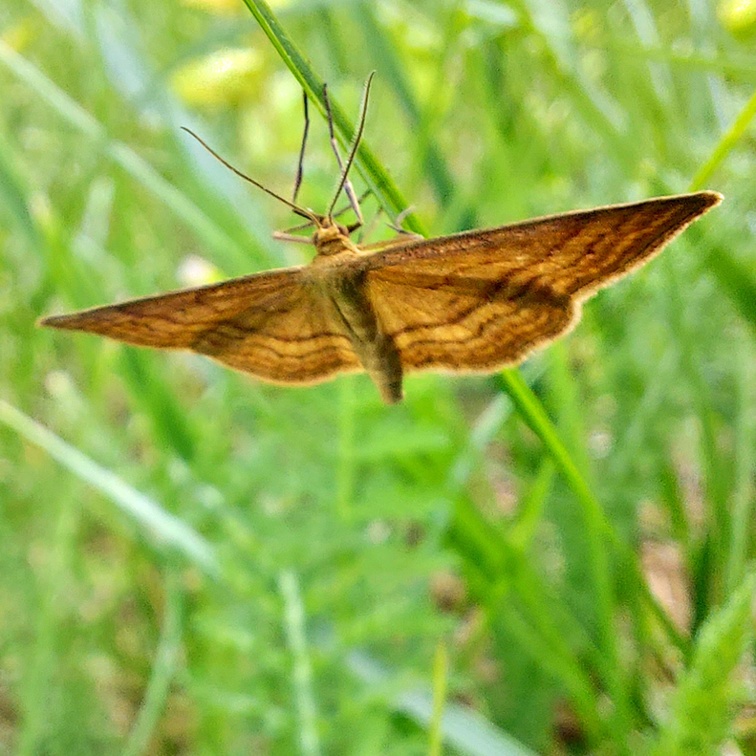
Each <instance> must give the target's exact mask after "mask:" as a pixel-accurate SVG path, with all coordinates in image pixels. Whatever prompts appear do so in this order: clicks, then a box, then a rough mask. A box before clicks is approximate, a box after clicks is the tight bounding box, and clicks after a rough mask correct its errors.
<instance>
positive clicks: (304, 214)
mask: <svg viewBox="0 0 756 756" xmlns="http://www.w3.org/2000/svg"><path fill="white" fill-rule="evenodd" d="M181 128H182V129H183V130H184V131H185V132H186V133H187V134H189V135H190V136H193V137H194V138H195V139H196V140H197V141H198V142H199V143H200V144H201V145H202V146H203V147H204V148H205V149H206V150H207V151H208V152H209V153H210V154H211V155H212V156H213V157H214V158H215V159H216V160H218V161H219V162H221V163H223V165H225V166H226V168H228V169H229V170H230V171H233V172H234V173H235V174H236V175H237V176H239V178H243V179H244V180H245V181H249V183H250V184H252V185H253V186H256V187H257V188H258V189H262V190H263V191H264V192H265V193H266V194H269V195H270V196H271V197H275V198H276V199H277V200H278V201H279V202H283V203H284V205H286V206H287V207H289V208H291V210H292V212H294V213H296V215H298V216H300V217H301V218H307V220H309V221H310V222H312V223H315V224H317V216H316V215H315V213H313V212H312V211H311V210H306V209H305V208H303V207H299V205H295V204H294V203H293V202H289V200H287V199H285V198H284V197H282V196H281V195H280V194H276V193H275V192H274V191H272V190H271V189H268V188H267V187H265V186H263V185H262V184H261V183H260V182H259V181H255V180H254V179H253V178H250V177H249V176H247V174H246V173H242V172H241V171H240V170H239V169H238V168H234V166H233V165H231V163H229V162H228V160H224V159H223V158H222V157H221V156H220V155H219V154H218V153H217V152H216V151H215V150H214V149H213V148H212V147H210V145H209V144H207V142H205V140H204V139H202V138H201V137H198V136H197V135H196V134H195V133H194V132H193V131H192V130H191V129H188V128H187V127H186V126H182V127H181Z"/></svg>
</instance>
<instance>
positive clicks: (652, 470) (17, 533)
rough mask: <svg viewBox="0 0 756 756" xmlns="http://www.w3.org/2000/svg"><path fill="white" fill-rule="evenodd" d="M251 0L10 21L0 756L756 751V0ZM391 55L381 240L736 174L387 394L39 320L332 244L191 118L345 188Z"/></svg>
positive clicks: (3, 250) (4, 170)
mask: <svg viewBox="0 0 756 756" xmlns="http://www.w3.org/2000/svg"><path fill="white" fill-rule="evenodd" d="M247 4H248V6H249V7H248V8H245V7H244V5H242V4H241V3H239V4H238V6H237V5H236V4H234V3H221V2H220V0H217V1H216V2H211V1H210V0H205V2H199V0H194V2H193V4H191V5H189V4H187V5H179V4H177V3H156V2H151V3H150V2H144V1H143V0H132V2H131V3H129V4H125V3H123V4H118V5H117V4H112V3H111V4H106V3H103V2H100V1H98V0H95V1H94V2H89V3H83V2H80V0H71V2H68V3H64V4H61V3H53V2H50V1H49V0H34V2H33V3H31V4H29V3H25V2H21V0H10V2H9V3H6V4H5V6H4V7H3V9H2V11H0V22H1V25H0V92H2V100H3V105H2V108H0V355H1V356H2V359H0V538H1V539H2V544H3V546H2V549H0V751H3V752H5V751H7V752H13V753H19V754H43V753H44V754H51V755H52V754H72V753H76V754H78V753H81V754H85V753H102V754H110V753H126V754H142V753H149V754H169V753H229V754H249V753H262V754H268V753H270V754H290V753H301V754H308V755H310V754H340V753H345V754H346V753H348V754H379V753H380V754H402V755H403V756H404V755H405V754H424V753H442V752H443V753H459V754H480V755H488V754H527V753H588V752H589V753H599V754H615V753H617V754H622V753H653V754H697V753H717V752H719V749H720V747H721V746H722V744H723V743H725V742H729V743H730V744H731V745H732V746H733V747H734V746H737V747H739V748H740V749H741V750H742V751H743V752H744V753H756V727H754V721H753V718H751V719H748V712H749V711H750V712H752V711H753V709H752V706H753V700H752V698H751V697H750V694H749V691H748V689H747V688H746V687H745V683H744V681H745V680H746V679H747V678H748V675H749V672H750V676H751V681H752V680H753V668H752V665H751V662H752V657H751V653H750V652H751V651H752V638H751V635H750V630H751V626H752V621H751V611H750V609H751V606H752V599H753V593H754V591H753V580H754V578H753V574H752V573H753V571H752V567H751V566H750V565H751V560H752V559H753V555H754V527H753V525H754V504H755V503H756V490H755V487H756V474H755V472H754V471H755V470H756V380H754V376H755V375H756V340H755V338H754V337H755V336H756V237H755V235H754V228H755V227H756V213H755V211H754V208H755V207H756V181H754V176H756V150H754V143H755V142H754V140H755V139H756V130H754V128H755V127H754V124H753V120H752V118H753V115H754V112H756V95H754V89H755V87H756V53H755V52H754V46H753V39H754V36H756V27H754V26H753V17H754V14H753V13H752V14H751V16H749V15H748V8H747V7H746V6H748V3H741V4H740V5H739V6H738V5H736V4H734V3H732V2H727V3H724V4H723V5H722V8H720V9H719V11H720V13H719V15H717V10H718V9H717V7H715V6H714V5H713V4H711V3H710V2H709V3H690V4H682V3H679V4H678V3H674V4H670V3H668V2H664V1H663V0H654V1H653V2H652V1H651V0H635V1H634V2H624V3H622V2H619V3H615V4H611V5H607V4H603V3H595V2H588V3H578V2H574V0H558V1H557V2H548V3H545V2H539V1H538V0H514V1H513V2H511V3H499V2H489V1H488V0H480V1H478V2H472V1H471V2H466V3H438V2H424V1H421V2H413V3H409V2H393V1H389V2H382V3H367V2H360V1H359V0H354V1H353V2H341V3H311V2H291V3H287V4H281V3H278V4H277V7H276V11H275V12H276V15H275V16H273V15H272V13H271V11H270V10H269V9H267V8H266V7H265V6H263V5H262V4H261V3H258V2H255V1H254V0H247ZM751 5H753V3H751ZM741 6H742V8H741ZM224 8H225V10H224ZM249 11H252V14H250V12H249ZM749 18H751V21H749V20H748V19H749ZM258 22H259V25H258ZM292 40H293V41H292ZM373 69H374V70H376V72H377V75H376V79H375V82H374V87H373V99H372V101H371V104H370V109H369V113H368V122H367V128H366V139H365V143H364V149H362V150H361V151H360V155H359V159H358V163H357V169H358V170H357V171H356V172H355V175H354V177H353V178H354V181H355V184H356V187H357V190H358V191H362V190H364V189H365V188H369V189H370V190H371V195H370V196H369V197H368V198H367V200H366V201H365V203H364V204H365V206H364V210H365V212H366V214H367V215H368V216H369V217H372V216H375V215H376V214H377V212H378V208H379V207H382V208H383V210H384V211H385V214H384V215H381V216H379V217H378V220H379V222H378V223H377V225H376V232H375V233H374V234H373V235H372V236H371V238H370V239H369V240H374V239H375V238H380V236H381V235H386V234H387V233H390V231H388V230H387V229H386V228H385V226H384V224H383V220H384V219H385V218H386V214H388V215H389V216H391V215H396V214H397V213H399V212H401V211H402V210H404V209H405V207H406V206H407V205H408V204H411V206H412V210H413V213H412V215H411V216H410V217H409V218H408V219H407V222H406V225H407V226H408V227H412V228H415V229H417V230H422V231H423V232H427V233H433V234H442V233H449V232H452V231H456V230H460V229H462V228H470V227H475V226H481V227H482V226H493V225H500V224H503V223H506V222H509V221H514V220H519V219H522V218H527V217H530V216H535V215H540V214H545V213H552V212H560V211H566V210H569V209H575V208H581V207H591V206H595V205H600V204H608V203H613V202H622V201H629V200H633V199H641V198H645V197H650V196H654V195H658V194H665V193H676V192H681V191H686V190H689V189H698V188H710V189H716V190H719V191H721V192H722V193H723V194H724V195H725V197H726V199H725V202H724V203H723V204H722V205H721V206H720V207H719V208H717V209H716V210H714V211H712V212H711V213H710V214H709V215H707V216H706V217H705V218H703V219H702V220H700V221H699V222H698V223H696V224H695V225H694V226H693V227H691V228H690V229H689V230H688V231H686V232H685V234H683V236H682V237H681V238H679V239H678V240H677V241H675V242H674V243H673V245H672V246H671V247H669V248H668V249H667V250H666V251H665V252H664V254H663V255H662V256H661V258H660V259H659V260H657V261H655V262H653V263H652V264H650V265H649V266H648V267H647V268H644V269H643V270H641V271H639V272H637V273H636V274H635V275H633V276H632V277H631V278H629V279H627V280H625V281H623V282H621V283H620V284H618V285H617V286H615V287H613V288H612V289H609V290H606V291H604V292H602V293H601V294H600V295H599V296H597V297H596V298H595V299H593V300H592V301H591V302H590V303H589V304H588V305H587V306H586V308H585V313H584V317H583V321H582V323H581V324H580V326H579V327H578V328H577V329H576V330H575V331H574V332H573V333H571V334H570V335H569V336H568V337H566V338H565V339H564V340H562V341H560V342H559V343H557V344H555V345H553V346H552V347H550V348H549V349H547V350H545V351H543V352H540V353H538V354H537V355H534V356H533V357H532V358H531V359H530V360H529V361H528V362H527V363H526V364H525V365H524V366H523V367H522V368H521V369H520V370H518V371H514V370H513V371H507V372H505V373H504V374H503V375H499V376H490V377H466V378H459V377H456V378H455V377H449V376H436V375H430V376H417V377H412V376H411V377H410V378H408V379H407V381H406V400H405V401H404V402H403V403H402V404H401V405H399V406H396V407H386V406H383V405H382V404H381V403H380V400H379V397H378V395H377V392H376V390H375V388H374V387H373V386H372V384H370V382H369V381H368V380H367V378H365V377H364V376H352V377H343V378H340V379H339V380H337V381H334V382H331V383H328V384H324V385H322V386H317V387H310V388H298V389H297V388H282V387H275V386H269V385H263V384H260V383H257V382H255V381H254V380H251V379H249V378H247V377H245V376H242V375H239V374H235V373H233V372H231V371H228V370H225V369H223V368H221V367H219V366H216V365H214V364H213V363H211V362H209V361H207V360H203V359H201V358H198V357H194V356H191V355H184V354H165V353H158V352H149V351H145V350H137V349H131V348H128V347H125V346H123V345H120V344H115V343H110V342H106V341H104V340H102V339H98V338H96V337H91V336H84V335H77V334H67V333H61V332H54V331H48V330H42V329H38V328H37V327H36V326H35V321H36V319H37V318H38V317H40V316H42V315H47V314H51V313H54V312H63V311H69V310H73V309H77V308H82V307H87V306H92V305H96V304H103V303H108V302H112V301H116V300H118V299H123V298H128V297H135V296H140V295H146V294H150V293H155V292H161V291H167V290H169V289H174V288H179V287H182V286H186V285H190V284H192V283H200V282H206V281H209V280H215V279H217V278H219V277H230V276H234V275H241V274H244V273H249V272H252V271H257V270H264V269H267V268H271V267H277V266H282V265H290V264H295V263H300V262H303V261H305V260H306V259H308V254H309V251H308V250H307V249H306V248H304V247H300V246H299V245H290V244H289V245H287V244H283V243H280V242H275V241H273V240H272V239H271V238H270V234H271V231H272V230H274V229H284V228H286V227H288V226H291V225H292V224H294V223H296V218H294V219H292V217H291V215H289V214H287V211H286V208H285V207H282V206H278V205H277V204H276V203H274V202H273V201H272V200H271V199H270V198H269V197H266V196H265V195H263V194H262V193H261V192H258V191H256V190H254V189H253V188H251V187H248V186H246V185H244V184H243V182H241V181H239V180H238V179H237V178H236V177H235V176H233V175H232V174H230V173H229V172H228V171H226V170H225V169H224V168H223V167H222V166H220V165H219V164H217V163H216V162H215V161H213V160H212V158H211V157H210V156H209V155H207V154H206V153H204V152H203V151H202V150H201V148H199V146H198V145H197V144H196V143H195V142H193V141H192V140H190V139H189V138H188V137H187V136H186V135H185V134H184V132H182V131H181V130H180V126H190V127H192V128H193V129H194V130H196V131H197V132H198V133H200V134H201V135H202V136H203V137H204V138H205V139H206V140H207V141H208V142H209V143H210V144H211V145H213V146H214V147H215V148H217V149H218V150H219V151H220V152H221V153H222V154H223V155H225V156H227V157H229V158H230V159H231V160H232V161H233V162H234V163H235V164H236V165H238V166H239V167H240V168H241V169H242V170H244V171H246V172H247V173H249V174H250V175H252V176H254V177H255V178H256V179H258V180H260V181H262V182H263V183H264V184H265V185H267V186H270V187H271V188H273V189H274V190H276V191H278V192H280V193H282V194H284V195H287V194H288V193H289V191H290V187H291V186H292V183H293V180H294V173H295V170H296V164H297V154H298V149H299V142H300V138H301V128H302V119H301V86H304V87H305V88H306V89H307V90H308V91H309V93H310V95H311V96H312V98H313V100H314V101H315V102H316V106H315V107H313V108H311V117H312V124H311V130H310V142H309V145H308V153H307V158H306V162H305V183H304V186H303V189H302V191H301V193H300V199H301V200H302V202H304V203H305V204H307V205H309V206H310V207H312V208H314V209H316V210H320V209H322V208H324V207H326V204H327V202H328V198H329V196H330V192H331V191H332V187H333V185H334V182H335V179H336V174H337V169H336V166H335V165H334V160H333V156H332V154H331V152H330V149H329V147H328V138H327V131H326V127H325V122H324V120H323V119H322V118H321V117H320V114H319V113H318V107H317V101H318V98H319V97H320V83H321V82H322V81H323V80H326V81H328V84H329V88H330V93H331V95H332V97H333V98H334V101H335V103H336V104H337V112H336V121H337V127H338V129H339V131H340V132H341V134H340V136H341V137H342V138H343V139H344V142H347V141H348V139H349V136H350V134H351V128H352V126H353V121H354V118H355V115H356V111H357V105H358V102H359V96H360V91H361V85H362V82H363V81H364V80H365V78H366V76H367V74H368V73H369V72H370V71H371V70H373Z"/></svg>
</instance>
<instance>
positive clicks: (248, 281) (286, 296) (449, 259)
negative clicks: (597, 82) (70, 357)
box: [41, 75, 722, 403]
mask: <svg viewBox="0 0 756 756" xmlns="http://www.w3.org/2000/svg"><path fill="white" fill-rule="evenodd" d="M371 81H372V75H371V77H370V78H369V79H368V80H367V82H366V84H365V89H364V93H363V98H362V104H361V106H360V118H359V121H358V127H357V130H356V133H355V137H354V140H353V142H352V146H351V149H350V151H349V153H348V156H347V159H346V161H342V159H341V156H340V155H339V152H338V148H337V146H336V140H335V137H334V127H333V118H332V115H331V108H330V105H329V102H328V96H327V90H326V89H325V88H324V103H325V106H326V115H327V120H328V126H329V131H330V137H331V144H332V146H333V149H334V152H335V154H336V158H337V161H338V163H339V166H340V168H341V172H340V177H339V182H338V185H337V189H336V192H335V194H334V196H333V199H332V201H331V203H330V206H329V207H328V210H327V211H326V213H325V214H323V215H320V214H317V213H315V212H313V211H312V210H310V209H308V208H304V207H301V206H300V205H298V204H296V197H297V191H298V189H299V184H300V182H301V177H302V155H303V154H304V146H305V141H306V137H307V126H308V123H309V119H308V118H307V98H306V96H305V132H304V137H303V140H302V151H301V152H300V163H299V169H298V171H297V177H296V181H295V188H294V194H293V198H292V200H291V201H289V200H287V199H285V198H283V197H281V196H279V195H278V194H276V193H274V192H272V191H270V190H269V189H266V188H265V187H264V186H262V185H261V184H259V183H258V182H256V181H255V180H254V179H251V178H249V177H248V176H246V175H244V174H243V173H241V172H240V171H238V170H237V169H236V168H234V167H233V166H231V165H230V164H229V163H227V162H226V161H225V160H224V159H223V158H221V157H220V156H219V155H217V153H215V152H214V151H213V150H211V149H210V148H209V147H208V146H207V145H206V144H205V143H204V142H203V141H202V140H201V139H199V137H197V136H196V135H195V134H192V136H195V138H196V139H198V140H199V141H200V142H201V143H202V144H203V145H204V146H205V147H206V148H207V149H208V150H210V152H211V153H212V154H213V155H215V157H217V158H218V159H219V160H221V162H223V163H224V165H226V166H227V167H228V168H230V169H231V170H233V171H234V172H235V173H237V174H238V175H239V176H241V177H242V178H244V179H245V180H247V181H249V182H250V183H252V184H253V185H255V186H257V187H258V188H260V189H262V190H263V191H265V192H267V193H268V194H270V195H271V196H273V197H275V198H276V199H278V200H280V201H281V202H283V203H284V204H286V205H288V206H289V208H290V209H291V210H292V211H293V212H294V213H295V214H296V215H298V216H300V217H301V218H304V220H305V221H306V222H307V225H308V226H309V225H311V226H312V227H313V228H314V233H313V234H312V237H311V243H312V244H313V245H314V247H315V257H314V258H313V260H312V261H311V262H310V263H309V264H308V265H305V266H301V267H292V268H285V269H280V270H272V271H269V272H264V273H256V274H252V275H248V276H244V277H241V278H234V279H231V280H228V281H225V282H223V283H219V284H213V285H210V286H201V287H199V288H193V289H185V290H182V291H176V292H173V293H168V294H160V295H157V296H152V297H146V298H143V299H135V300H131V301H127V302H123V303H120V304H114V305H108V306H105V307H96V308H94V309H90V310H84V311H82V312H76V313H73V314H69V315H57V316H53V317H48V318H45V319H44V320H42V321H41V323H42V325H45V326H52V327H53V328H63V329H69V330H75V331H86V332H90V333H97V334H100V335H103V336H107V337H110V338H113V339H117V340H119V341H123V342H126V343H128V344H136V345H138V346H147V347H156V348H160V349H187V350H191V351H193V352H198V353H199V354H203V355H207V356H209V357H211V358H213V359H215V360H217V361H219V362H221V363H223V364H224V365H228V366H229V367H232V368H235V369H237V370H241V371H243V372H246V373H250V374H252V375H253V376H256V377H257V378H259V379H262V380H264V381H270V382H272V383H279V384H297V385H302V384H313V383H319V382H321V381H325V380H328V379H330V378H333V377H334V376H336V375H338V374H340V373H350V372H357V371H366V372H367V373H368V375H369V376H370V378H371V379H372V380H373V382H374V383H375V385H376V386H377V387H378V390H379V391H380V394H381V397H382V398H383V400H384V401H385V402H387V403H394V402H398V401H400V400H401V399H402V379H403V377H404V375H405V374H406V373H409V372H414V371H419V370H435V371H453V372H478V373H488V372H492V371H495V370H497V369H499V368H502V367H504V366H508V365H515V364H517V363H519V362H521V361H522V360H523V359H524V358H525V357H526V356H527V355H528V354H529V353H530V352H531V351H533V350H534V349H535V348H536V347H541V346H543V345H545V344H548V343H549V342H550V341H553V340H554V339H556V338H557V337H558V336H560V335H562V334H564V333H566V332H567V331H569V330H570V328H571V327H572V326H573V325H574V324H575V323H576V322H577V321H578V319H579V317H580V307H581V303H582V302H583V301H585V300H586V299H587V298H588V297H590V296H591V295H592V294H594V293H595V292H596V291H598V290H599V289H601V288H603V287H605V286H608V285H609V284H611V283H613V282H614V281H616V280H617V279H619V278H621V277H622V276H624V275H626V274H627V273H630V272H631V271H632V270H634V269H636V268H638V267H639V266H641V265H643V264H644V263H646V262H648V261H649V260H651V259H652V258H653V257H655V256H656V255H657V254H658V253H659V252H660V251H661V250H662V249H663V248H664V246H665V245H666V244H668V243H669V242H670V241H671V240H672V239H673V238H674V237H675V236H677V234H679V233H680V232H681V231H682V230H683V229H684V228H685V227H686V226H688V225H689V224H690V223H691V222H692V221H694V220H695V219H696V218H698V217H699V216H701V215H702V214H703V213H705V212H707V211H708V210H709V209H711V208H712V207H714V206H715V205H717V204H718V203H719V202H720V201H721V199H722V196H721V195H720V194H718V193H716V192H712V191H702V192H696V193H694V194H679V195H675V196H669V197H656V198H653V199H649V200H645V201H642V202H634V203H630V204H622V205H610V206H607V207H599V208H595V209H591V210H580V211H576V212H569V213H564V214H560V215H551V216H547V217H542V218H536V219H534V220H527V221H524V222H521V223H515V224H512V225H506V226H500V227H498V228H490V229H485V230H476V231H466V232H463V233H458V234H452V235H451V236H442V237H438V238H434V239H423V238H421V237H417V236H414V235H409V234H407V233H406V232H404V233H399V235H398V236H397V237H396V238H395V239H392V240H389V241H387V242H383V243H380V246H378V247H377V248H376V246H375V245H373V246H372V247H370V248H363V247H360V246H359V245H358V244H356V243H354V242H353V241H352V239H351V235H352V234H353V233H354V232H355V231H356V230H357V229H358V228H359V227H360V226H361V225H362V215H361V213H360V210H359V204H358V202H357V198H356V196H355V194H354V191H353V189H352V186H351V184H350V182H349V180H348V173H349V169H350V167H351V165H352V163H353V161H354V159H355V155H356V153H357V148H358V145H359V141H360V138H361V136H362V131H363V128H364V124H365V117H366V113H367V103H368V95H369V90H370V84H371ZM189 133H192V132H189ZM342 191H343V192H344V193H345V194H346V195H347V197H348V199H349V204H350V205H351V207H352V209H353V210H354V212H355V215H356V217H357V221H356V222H355V223H353V224H351V225H344V224H342V223H340V222H339V221H338V214H337V213H334V207H335V205H336V201H337V198H338V197H339V196H340V195H341V194H342ZM278 236H279V237H280V238H284V239H290V240H291V239H292V238H294V239H299V240H301V237H292V236H290V235H289V234H286V233H284V234H279V235H278Z"/></svg>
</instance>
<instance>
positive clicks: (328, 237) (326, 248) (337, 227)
mask: <svg viewBox="0 0 756 756" xmlns="http://www.w3.org/2000/svg"><path fill="white" fill-rule="evenodd" d="M312 243H313V244H314V245H315V249H316V250H317V253H318V257H332V256H333V255H339V254H343V253H346V254H349V255H356V254H359V250H358V249H357V247H356V246H355V244H354V243H353V242H352V240H351V239H350V238H349V232H348V231H347V229H346V228H345V227H344V226H342V225H341V224H339V223H335V222H334V221H327V220H326V221H324V222H323V225H321V226H318V227H317V228H316V229H315V233H314V234H313V235H312ZM316 259H317V258H316Z"/></svg>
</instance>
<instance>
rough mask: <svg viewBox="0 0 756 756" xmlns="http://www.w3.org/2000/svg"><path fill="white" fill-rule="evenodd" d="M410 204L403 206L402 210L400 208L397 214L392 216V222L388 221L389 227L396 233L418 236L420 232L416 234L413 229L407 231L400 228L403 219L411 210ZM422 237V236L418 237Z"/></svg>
mask: <svg viewBox="0 0 756 756" xmlns="http://www.w3.org/2000/svg"><path fill="white" fill-rule="evenodd" d="M413 209H414V208H413V207H412V205H410V206H409V207H405V208H404V210H402V212H401V213H399V215H397V216H396V218H394V220H393V222H392V223H390V224H389V225H390V227H391V228H392V229H393V230H394V231H396V233H397V234H407V235H409V236H417V237H420V234H416V233H415V232H414V231H407V229H405V228H402V223H404V219H405V218H406V217H407V216H408V215H409V214H410V213H411V212H412V211H413ZM420 238H422V237H420Z"/></svg>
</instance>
